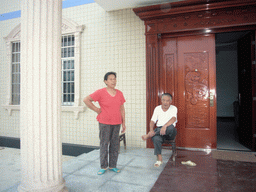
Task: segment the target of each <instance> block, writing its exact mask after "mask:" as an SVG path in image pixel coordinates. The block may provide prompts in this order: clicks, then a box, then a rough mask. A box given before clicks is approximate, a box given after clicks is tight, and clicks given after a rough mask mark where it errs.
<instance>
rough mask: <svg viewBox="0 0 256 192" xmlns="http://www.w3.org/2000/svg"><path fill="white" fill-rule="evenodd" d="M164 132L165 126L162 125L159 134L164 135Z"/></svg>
mask: <svg viewBox="0 0 256 192" xmlns="http://www.w3.org/2000/svg"><path fill="white" fill-rule="evenodd" d="M165 133H166V126H165V125H164V126H163V127H162V128H161V130H160V135H165Z"/></svg>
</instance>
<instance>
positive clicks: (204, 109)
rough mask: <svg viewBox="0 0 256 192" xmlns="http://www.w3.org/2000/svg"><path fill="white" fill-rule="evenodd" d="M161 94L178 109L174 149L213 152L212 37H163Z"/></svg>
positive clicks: (214, 129) (214, 83)
mask: <svg viewBox="0 0 256 192" xmlns="http://www.w3.org/2000/svg"><path fill="white" fill-rule="evenodd" d="M160 45H161V46H160V47H161V48H160V54H161V56H160V62H161V63H162V65H161V66H160V72H161V81H160V88H161V89H160V90H161V92H169V93H172V94H173V96H174V105H176V106H177V108H178V123H177V129H178V135H177V138H176V142H177V146H180V147H186V148H205V149H207V148H211V149H214V148H216V141H217V138H216V137H217V135H216V92H215V89H216V71H215V66H216V63H215V35H212V34H211V35H207V36H205V35H198V36H184V37H177V38H173V37H167V36H166V37H165V36H162V38H161V43H160Z"/></svg>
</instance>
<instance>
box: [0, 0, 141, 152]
mask: <svg viewBox="0 0 256 192" xmlns="http://www.w3.org/2000/svg"><path fill="white" fill-rule="evenodd" d="M5 3H6V4H7V5H8V6H2V7H1V8H0V12H1V14H2V15H1V21H0V25H1V38H0V44H1V51H0V54H1V70H0V71H1V77H0V78H1V81H0V82H1V86H0V87H1V91H0V98H1V99H0V100H1V103H0V113H1V115H0V116H1V117H0V118H1V119H0V136H1V140H2V141H7V142H8V141H11V142H14V143H15V141H16V142H17V139H19V138H20V125H19V123H20V111H19V109H20V107H19V89H20V87H19V86H20V85H19V79H20V76H19V73H20V68H21V67H22V66H20V65H19V62H20V51H21V49H22V45H20V32H21V26H20V22H21V21H20V9H21V8H20V1H18V0H14V1H6V2H5ZM65 3H66V4H65ZM67 3H70V4H67ZM65 5H67V6H65ZM60 65H62V66H63V67H62V77H63V78H62V83H61V85H60V86H62V106H61V137H62V142H63V143H66V144H72V145H79V146H81V145H82V146H96V147H97V146H99V130H98V122H97V120H96V113H94V112H93V111H91V110H90V109H88V108H87V107H86V106H85V104H84V103H83V102H82V100H83V98H84V97H86V96H87V95H89V94H91V93H92V92H94V91H96V90H97V89H100V88H103V87H105V84H104V82H103V77H104V75H105V73H106V72H109V71H115V72H116V73H117V87H116V88H117V89H119V90H121V91H122V92H123V94H124V96H125V99H126V103H125V110H126V126H127V131H126V142H127V146H131V147H146V143H145V142H143V141H142V140H141V135H143V134H145V133H146V127H145V126H146V54H145V35H144V23H143V21H142V20H141V19H140V18H139V17H137V16H136V15H135V13H134V12H133V10H132V9H123V10H118V11H111V12H106V11H105V10H104V9H103V8H101V7H100V6H99V5H98V4H97V3H95V2H94V1H83V3H81V4H79V5H77V4H72V1H66V2H63V11H62V63H60ZM64 78H65V79H64ZM9 143H10V142H9Z"/></svg>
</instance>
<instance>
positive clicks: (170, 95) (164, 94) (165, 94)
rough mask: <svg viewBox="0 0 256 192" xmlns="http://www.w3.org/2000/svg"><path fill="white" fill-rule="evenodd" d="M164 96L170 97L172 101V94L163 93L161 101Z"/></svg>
mask: <svg viewBox="0 0 256 192" xmlns="http://www.w3.org/2000/svg"><path fill="white" fill-rule="evenodd" d="M163 96H168V97H170V98H171V100H172V94H170V93H163V94H162V97H161V99H162V98H163Z"/></svg>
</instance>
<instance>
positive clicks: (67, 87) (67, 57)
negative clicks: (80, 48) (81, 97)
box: [61, 35, 75, 105]
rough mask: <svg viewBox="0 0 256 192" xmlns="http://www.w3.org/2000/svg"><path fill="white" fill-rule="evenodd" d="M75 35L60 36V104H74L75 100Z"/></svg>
mask: <svg viewBox="0 0 256 192" xmlns="http://www.w3.org/2000/svg"><path fill="white" fill-rule="evenodd" d="M74 49H75V37H74V35H65V36H62V41H61V61H62V82H61V84H62V105H74V100H75V65H74V64H75V53H74Z"/></svg>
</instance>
